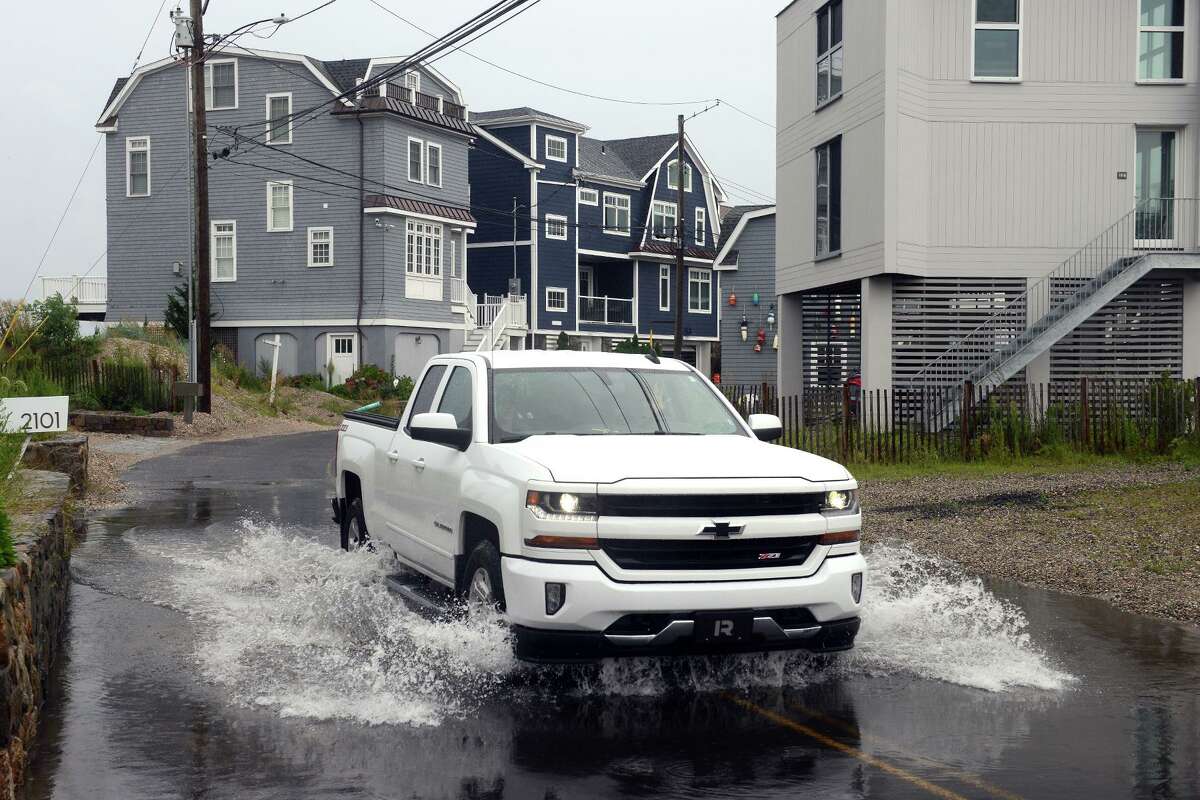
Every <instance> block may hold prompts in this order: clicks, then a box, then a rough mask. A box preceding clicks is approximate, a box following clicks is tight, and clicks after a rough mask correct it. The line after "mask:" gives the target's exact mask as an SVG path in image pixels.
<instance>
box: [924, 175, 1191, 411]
mask: <svg viewBox="0 0 1200 800" xmlns="http://www.w3.org/2000/svg"><path fill="white" fill-rule="evenodd" d="M1197 210H1198V206H1197V201H1195V200H1191V199H1180V198H1158V199H1152V200H1143V201H1140V202H1139V203H1138V206H1137V207H1136V208H1135V209H1134V210H1133V211H1130V212H1129V213H1128V214H1126V215H1125V216H1124V217H1122V218H1121V219H1120V220H1118V221H1117V222H1116V223H1114V224H1113V225H1112V226H1111V227H1109V228H1108V230H1106V231H1104V232H1103V233H1101V234H1100V235H1099V236H1097V237H1096V238H1095V239H1093V240H1092V241H1091V242H1089V243H1088V244H1087V245H1085V246H1084V247H1083V248H1082V249H1080V250H1079V252H1077V253H1075V255H1073V256H1071V257H1070V258H1069V259H1067V260H1066V261H1064V262H1063V263H1062V264H1060V265H1059V266H1058V267H1057V268H1056V269H1054V270H1053V271H1052V272H1050V273H1049V274H1048V275H1046V276H1045V277H1043V278H1042V279H1040V280H1039V281H1036V282H1034V283H1032V284H1030V286H1029V287H1028V288H1027V289H1026V290H1025V292H1024V293H1022V294H1021V295H1020V296H1019V297H1018V298H1017V300H1016V301H1015V303H1013V304H1009V307H1008V308H1005V309H1001V310H999V311H997V312H995V313H994V314H992V315H991V316H990V317H988V318H987V319H986V320H984V322H983V323H982V324H980V325H979V326H978V327H977V328H975V329H974V330H973V331H971V332H970V333H968V334H967V335H966V336H964V337H963V338H962V339H960V340H959V341H957V342H955V343H954V344H953V345H952V346H951V347H950V348H949V349H948V350H946V351H945V352H944V353H942V354H941V355H940V356H938V357H937V358H935V359H934V360H933V361H930V362H929V363H928V364H926V365H925V366H924V367H922V368H921V370H920V371H919V372H918V373H917V374H916V375H915V376H913V378H912V381H913V383H912V385H913V386H914V387H917V388H921V389H924V390H926V396H929V397H930V399H931V400H932V401H933V402H934V404H935V405H936V406H937V407H936V408H935V409H933V413H932V414H931V416H930V418H931V419H936V420H938V423H937V424H936V427H937V428H943V427H945V426H947V425H952V424H954V423H955V422H956V420H957V419H958V416H959V412H960V411H961V405H962V398H963V391H962V384H963V383H964V382H969V383H971V384H973V385H974V386H975V387H976V392H977V394H978V396H979V397H982V398H985V397H987V396H988V394H990V393H991V392H992V391H994V390H995V389H997V388H999V387H1000V386H1002V385H1003V384H1004V383H1005V382H1007V381H1008V380H1010V379H1012V378H1013V377H1014V376H1016V375H1017V373H1019V372H1020V371H1021V370H1022V369H1024V368H1025V367H1027V366H1029V364H1030V363H1032V362H1033V361H1034V359H1036V358H1038V357H1039V356H1041V355H1043V354H1044V353H1046V352H1047V351H1049V350H1050V348H1051V347H1053V346H1054V345H1055V344H1056V343H1057V342H1058V341H1059V340H1060V339H1062V338H1063V337H1064V336H1066V335H1067V334H1069V333H1070V332H1071V331H1073V330H1074V329H1075V328H1076V327H1078V326H1079V325H1080V324H1082V323H1083V322H1085V321H1086V320H1087V319H1088V318H1089V317H1091V316H1092V315H1093V314H1095V313H1096V312H1097V311H1099V310H1100V309H1102V308H1104V306H1106V305H1107V304H1108V303H1110V302H1112V301H1113V300H1115V299H1116V298H1117V297H1118V296H1119V295H1120V294H1121V293H1122V292H1124V291H1126V290H1127V289H1129V288H1130V287H1132V286H1133V285H1134V284H1135V283H1137V282H1138V281H1139V280H1141V279H1142V278H1144V277H1146V275H1148V274H1149V273H1150V271H1151V270H1154V269H1160V268H1166V267H1169V268H1190V269H1197V268H1200V259H1196V258H1195V257H1194V256H1192V257H1187V256H1185V257H1183V258H1180V257H1179V256H1180V255H1181V254H1194V253H1196V252H1197V250H1198V249H1197V236H1196V231H1197V219H1196V215H1197ZM1013 305H1019V306H1021V307H1023V308H1025V309H1026V319H1027V320H1029V319H1032V320H1035V321H1034V322H1033V323H1032V324H1030V325H1029V326H1028V327H1027V328H1026V329H1025V330H1024V331H1022V332H1020V333H1018V334H1016V335H1014V334H1013V328H1012V306H1013ZM930 393H932V394H930Z"/></svg>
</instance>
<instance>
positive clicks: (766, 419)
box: [750, 414, 783, 442]
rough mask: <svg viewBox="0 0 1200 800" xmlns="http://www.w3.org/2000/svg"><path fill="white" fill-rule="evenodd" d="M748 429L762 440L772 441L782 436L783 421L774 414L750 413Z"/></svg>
mask: <svg viewBox="0 0 1200 800" xmlns="http://www.w3.org/2000/svg"><path fill="white" fill-rule="evenodd" d="M750 430H752V431H754V435H755V436H757V437H758V438H759V439H760V440H762V441H764V442H773V441H775V440H776V439H778V438H779V437H780V436H783V423H782V422H780V421H779V417H777V416H775V415H774V414H751V415H750Z"/></svg>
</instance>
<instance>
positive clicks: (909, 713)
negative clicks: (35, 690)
mask: <svg viewBox="0 0 1200 800" xmlns="http://www.w3.org/2000/svg"><path fill="white" fill-rule="evenodd" d="M332 450H333V437H332V434H327V433H318V434H303V435H299V436H290V437H278V438H273V439H262V440H256V441H250V442H245V441H243V442H230V443H218V444H210V445H200V446H197V447H195V448H192V449H190V450H187V451H184V452H182V453H178V454H175V455H170V456H164V457H161V458H157V459H154V460H151V461H147V462H143V463H142V464H140V465H138V466H137V467H135V468H134V469H133V470H131V471H130V473H128V475H127V476H126V477H127V480H128V481H129V482H130V483H131V484H132V485H134V486H135V487H137V488H138V489H139V490H140V491H141V492H142V496H141V497H140V499H139V501H138V503H137V505H136V507H135V508H131V509H125V510H120V511H114V512H110V513H108V514H106V515H104V516H102V517H101V518H100V519H99V520H97V521H94V522H93V523H92V526H91V532H90V534H89V537H88V539H87V540H86V541H85V542H83V543H81V544H80V545H79V547H78V548H77V550H76V551H75V555H74V559H73V565H72V573H73V584H72V588H71V593H72V594H71V608H70V616H71V624H70V631H69V640H68V642H67V643H66V646H65V647H64V650H63V653H64V655H63V657H62V658H61V660H60V662H59V664H58V665H57V668H56V671H55V675H54V676H53V681H52V682H53V686H52V691H51V698H50V701H49V704H48V706H47V709H46V713H45V716H44V722H43V726H42V731H41V738H40V741H39V743H38V755H37V758H36V760H35V762H34V764H33V769H32V774H31V776H30V780H29V783H28V785H27V793H26V794H27V796H28V797H31V798H87V800H95V798H109V797H113V798H160V797H205V798H225V797H230V798H232V797H237V798H268V797H271V798H274V797H286V798H300V797H304V798H307V797H339V798H346V797H352V798H353V797H363V798H382V797H386V798H393V797H396V798H456V799H459V798H460V799H461V800H476V799H482V798H496V799H499V798H520V799H522V800H523V799H524V798H535V799H536V800H543V799H549V798H557V799H558V800H568V799H573V798H608V797H654V798H660V797H663V798H709V797H714V798H715V797H744V798H776V797H778V798H785V797H786V798H794V797H798V796H803V795H809V796H813V797H822V798H827V797H828V798H842V797H846V798H863V797H872V798H908V797H912V798H928V797H940V798H951V799H953V798H1001V800H1012V799H1013V798H1061V797H1088V798H1108V797H1112V798H1127V797H1133V798H1195V797H1200V691H1198V688H1197V687H1198V684H1200V633H1198V632H1197V631H1196V630H1195V629H1193V628H1188V627H1186V626H1181V625H1175V624H1171V623H1166V622H1160V621H1156V620H1151V619H1147V618H1143V617H1137V616H1132V615H1128V614H1122V613H1120V612H1116V611H1114V610H1112V609H1111V608H1110V607H1109V606H1107V605H1106V604H1104V603H1101V602H1099V601H1091V600H1086V599H1079V598H1072V597H1068V596H1064V595H1058V594H1054V593H1050V592H1043V591H1038V590H1033V589H1029V588H1025V587H1021V586H1016V585H1011V584H995V583H992V584H986V585H985V584H983V583H981V582H979V581H977V580H974V579H972V578H970V577H969V576H965V575H963V574H961V573H960V572H959V571H957V570H956V569H954V568H953V567H951V566H949V565H945V564H941V563H938V562H935V561H933V560H930V559H927V558H924V557H922V556H919V555H918V554H916V553H913V552H912V551H910V550H908V549H907V548H903V547H887V546H877V547H875V548H873V549H871V550H870V551H869V552H868V554H867V556H868V561H869V562H870V564H871V567H872V573H871V576H870V582H869V584H868V588H867V597H868V602H867V610H866V613H865V614H864V624H863V630H862V633H861V634H860V637H859V643H858V647H857V648H856V649H855V651H853V652H852V653H850V654H845V655H843V656H839V657H835V658H828V659H815V658H812V657H809V656H805V655H796V654H793V655H785V654H772V655H770V656H738V657H726V658H695V659H681V660H675V661H648V660H630V661H610V662H605V663H603V664H601V665H599V666H595V667H570V668H567V667H557V668H545V667H538V668H533V667H529V666H525V665H521V664H518V663H516V662H514V661H513V660H512V658H511V654H510V651H509V647H508V643H507V641H506V639H505V635H504V631H503V629H502V627H501V626H499V625H497V624H496V623H495V622H494V621H489V620H474V621H471V622H452V623H432V622H429V621H427V620H424V619H422V618H421V617H418V616H415V615H413V614H411V613H409V612H408V611H407V610H406V609H405V608H404V606H403V605H402V604H401V603H400V602H399V601H398V600H397V599H396V598H395V597H394V596H392V595H391V594H389V593H388V592H387V591H386V589H385V588H384V585H383V583H382V577H383V575H384V570H383V568H382V567H381V565H380V564H379V563H378V559H377V558H375V557H373V556H371V555H370V554H365V553H361V554H344V553H341V552H340V551H337V550H335V549H333V548H334V547H336V543H337V537H336V535H335V532H334V529H333V526H332V523H330V522H329V521H328V518H329V506H328V502H327V500H326V492H327V488H328V487H327V484H328V481H327V479H326V477H325V474H324V472H325V469H326V464H327V462H328V460H329V458H330V456H331V454H332ZM867 512H868V513H869V509H868V510H867Z"/></svg>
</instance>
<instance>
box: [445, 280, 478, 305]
mask: <svg viewBox="0 0 1200 800" xmlns="http://www.w3.org/2000/svg"><path fill="white" fill-rule="evenodd" d="M470 296H471V289H470V287H468V286H467V279H466V278H451V279H450V302H451V303H454V304H455V305H459V306H465V305H466V304H467V298H469V297H470ZM473 302H474V301H472V303H473Z"/></svg>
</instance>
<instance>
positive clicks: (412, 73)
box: [401, 69, 421, 103]
mask: <svg viewBox="0 0 1200 800" xmlns="http://www.w3.org/2000/svg"><path fill="white" fill-rule="evenodd" d="M409 78H416V79H417V81H416V84H417V85H416V86H409V85H408V79H409ZM401 86H403V87H404V88H405V89H412V90H413V91H414V92H419V91H421V73H420V72H418V71H417V70H415V69H410V70H407V71H406V72H405V73H404V79H403V83H401ZM416 100H417V98H415V97H414V98H413V102H414V103H415V102H416Z"/></svg>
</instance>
